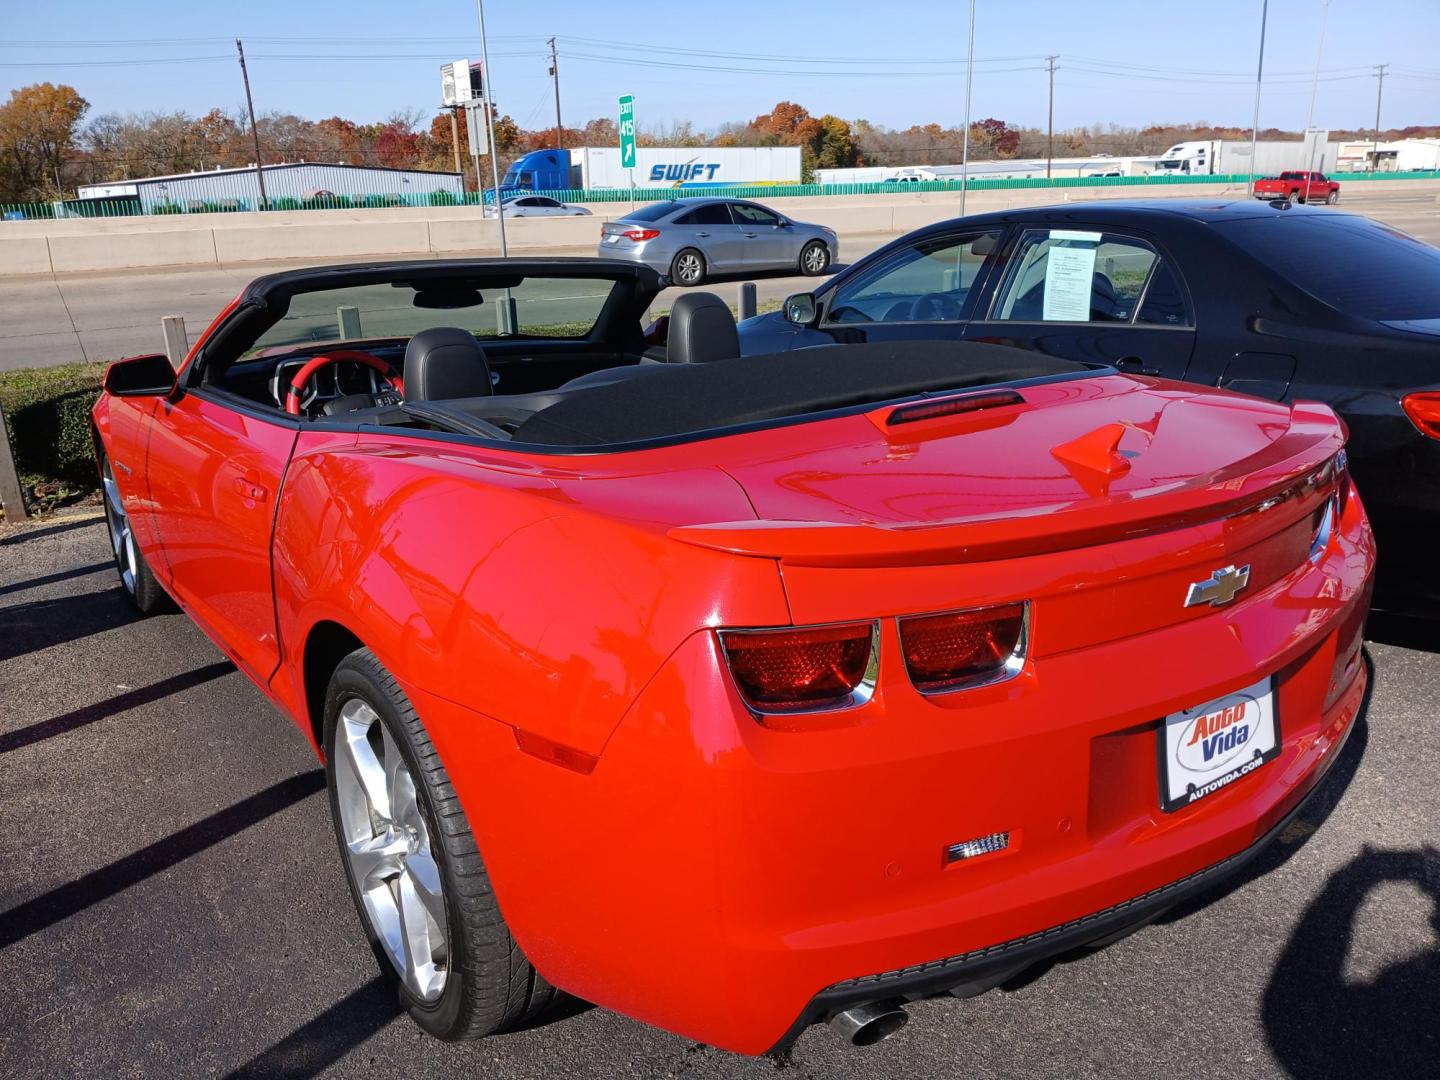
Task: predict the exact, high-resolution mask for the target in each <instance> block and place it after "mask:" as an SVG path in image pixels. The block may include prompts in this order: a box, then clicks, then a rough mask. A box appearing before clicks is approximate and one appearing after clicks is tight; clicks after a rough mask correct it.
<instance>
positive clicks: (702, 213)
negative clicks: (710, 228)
mask: <svg viewBox="0 0 1440 1080" xmlns="http://www.w3.org/2000/svg"><path fill="white" fill-rule="evenodd" d="M675 224H676V225H729V224H730V208H729V207H728V206H726V205H725V204H724V203H706V204H705V205H704V206H697V207H696V208H695V209H694V210H691V211H690V212H689V213H688V214H682V215H681V216H680V217H678V218H676V219H675Z"/></svg>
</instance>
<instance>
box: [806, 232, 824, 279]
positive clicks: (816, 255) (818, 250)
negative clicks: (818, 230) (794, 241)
mask: <svg viewBox="0 0 1440 1080" xmlns="http://www.w3.org/2000/svg"><path fill="white" fill-rule="evenodd" d="M829 265H830V249H829V248H827V247H826V246H825V244H824V242H823V241H821V240H811V241H810V242H809V243H808V244H806V245H805V246H804V247H803V248H801V249H800V271H801V273H804V274H808V275H809V276H810V277H815V276H816V275H818V274H823V273H824V272H825V270H826V268H827V267H828V266H829Z"/></svg>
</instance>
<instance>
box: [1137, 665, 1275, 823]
mask: <svg viewBox="0 0 1440 1080" xmlns="http://www.w3.org/2000/svg"><path fill="white" fill-rule="evenodd" d="M1279 753H1280V732H1279V728H1278V726H1277V725H1276V723H1275V696H1274V692H1273V686H1272V680H1271V679H1269V678H1265V679H1261V680H1260V681H1259V682H1257V683H1255V684H1254V685H1253V686H1247V687H1246V688H1245V689H1244V690H1237V691H1235V692H1234V693H1233V694H1226V695H1225V696H1224V697H1222V698H1217V699H1216V700H1214V701H1208V702H1206V703H1205V704H1204V705H1197V706H1196V707H1195V708H1193V709H1185V710H1184V711H1182V712H1178V713H1172V714H1171V715H1169V716H1167V717H1166V718H1165V723H1164V725H1163V726H1162V727H1161V729H1160V806H1161V808H1162V809H1163V810H1165V811H1166V812H1167V813H1169V812H1170V811H1172V810H1178V809H1180V808H1181V807H1182V806H1189V805H1190V804H1191V803H1193V802H1196V801H1198V800H1200V799H1203V798H1205V796H1207V795H1213V794H1214V793H1215V792H1217V791H1219V790H1220V789H1221V788H1223V787H1225V786H1226V785H1228V784H1232V783H1234V782H1235V781H1236V780H1238V779H1239V778H1240V777H1242V776H1244V775H1246V774H1247V773H1251V772H1254V771H1255V770H1256V769H1258V768H1260V766H1262V765H1264V764H1265V763H1266V762H1267V761H1273V760H1274V759H1275V758H1276V757H1277V756H1278V755H1279Z"/></svg>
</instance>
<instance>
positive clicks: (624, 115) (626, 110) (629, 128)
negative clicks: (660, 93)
mask: <svg viewBox="0 0 1440 1080" xmlns="http://www.w3.org/2000/svg"><path fill="white" fill-rule="evenodd" d="M620 167H621V168H622V169H633V168H634V167H635V98H634V97H633V96H632V95H630V94H625V95H624V96H623V97H621V98H620Z"/></svg>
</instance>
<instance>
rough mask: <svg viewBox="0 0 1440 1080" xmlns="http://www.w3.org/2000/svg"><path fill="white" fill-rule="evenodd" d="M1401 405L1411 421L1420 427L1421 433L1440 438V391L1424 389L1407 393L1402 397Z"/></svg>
mask: <svg viewBox="0 0 1440 1080" xmlns="http://www.w3.org/2000/svg"><path fill="white" fill-rule="evenodd" d="M1400 407H1401V408H1402V409H1404V410H1405V415H1406V416H1408V417H1409V418H1410V422H1411V423H1412V424H1414V425H1415V426H1416V427H1417V428H1419V429H1420V434H1422V435H1429V436H1430V438H1432V439H1440V392H1437V391H1434V390H1426V391H1422V392H1420V393H1418V394H1406V395H1405V396H1404V397H1403V398H1401V399H1400Z"/></svg>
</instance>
